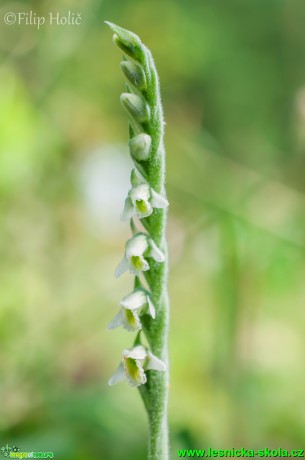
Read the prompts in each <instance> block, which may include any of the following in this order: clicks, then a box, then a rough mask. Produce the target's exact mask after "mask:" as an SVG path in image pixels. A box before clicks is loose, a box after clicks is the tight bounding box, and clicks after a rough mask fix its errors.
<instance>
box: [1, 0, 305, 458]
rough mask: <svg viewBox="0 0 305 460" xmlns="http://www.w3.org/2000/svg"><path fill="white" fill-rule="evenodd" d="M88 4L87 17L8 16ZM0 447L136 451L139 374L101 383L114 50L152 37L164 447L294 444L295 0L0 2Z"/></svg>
mask: <svg viewBox="0 0 305 460" xmlns="http://www.w3.org/2000/svg"><path fill="white" fill-rule="evenodd" d="M68 10H71V12H75V13H81V16H82V21H81V25H79V26H56V25H52V26H50V25H44V26H43V27H41V28H40V30H38V29H37V27H35V25H32V26H31V25H25V24H20V25H11V26H9V25H6V24H5V23H4V21H3V17H4V14H5V13H6V12H8V11H12V12H22V11H23V12H29V11H33V12H35V13H36V14H37V15H38V16H45V17H48V15H49V13H50V12H53V13H56V14H57V12H58V13H59V14H60V15H63V16H64V15H66V14H67V11H68ZM0 16H1V18H0V53H1V56H0V57H1V62H0V82H1V84H0V198H1V200H0V213H1V218H0V231H1V238H0V271H1V282H0V342H1V347H0V445H1V446H2V445H5V444H6V443H9V444H15V445H17V446H18V447H20V448H21V450H23V451H25V450H29V451H33V450H34V451H35V450H39V451H40V450H43V451H54V452H55V454H56V457H57V458H62V459H67V460H70V459H71V460H87V459H89V458H99V459H111V460H119V459H123V458H124V459H125V458H132V459H134V460H143V459H144V458H146V443H147V423H146V416H145V413H144V409H143V407H142V402H141V400H140V397H139V395H138V394H137V393H138V392H137V390H135V389H134V388H131V387H129V386H128V385H127V384H123V383H122V384H120V385H117V386H116V387H113V388H109V387H108V386H107V380H108V378H109V376H110V375H111V374H112V372H113V370H114V369H115V368H116V366H117V364H118V362H119V359H120V355H121V350H122V349H123V348H124V347H128V346H130V345H131V343H132V340H133V339H132V335H131V334H129V333H128V332H126V331H124V330H117V331H112V332H110V331H107V330H106V326H107V323H108V322H109V321H110V320H111V319H112V317H113V316H114V315H115V313H116V312H117V309H118V302H119V300H120V298H121V297H122V296H123V295H126V293H128V292H129V291H130V288H131V278H130V276H128V275H125V276H124V277H122V278H120V279H119V280H115V279H114V269H115V267H116V265H117V263H118V262H119V261H120V259H121V257H122V253H123V249H124V242H125V241H126V239H127V238H128V237H129V230H128V226H127V225H126V224H123V223H121V222H120V221H119V215H120V212H121V210H122V206H123V201H124V198H125V195H126V192H127V190H128V187H129V174H130V169H131V161H130V159H129V153H128V149H127V138H128V128H127V119H126V115H125V113H124V111H123V109H122V108H121V106H120V103H119V94H120V93H121V92H122V91H123V89H124V78H123V75H122V73H121V72H120V69H119V62H120V51H119V50H118V49H116V48H115V47H114V46H113V44H112V42H111V36H112V34H111V32H110V31H109V30H108V29H107V27H106V26H105V25H104V24H103V21H104V20H110V21H113V22H115V23H117V24H119V25H121V26H123V27H125V28H128V29H131V30H133V31H135V32H136V33H138V34H139V35H140V36H141V38H142V40H143V41H144V42H145V43H146V44H147V46H148V47H149V48H150V49H151V50H152V52H153V55H154V57H155V61H156V64H157V67H158V70H159V74H160V80H161V85H162V95H163V103H164V111H165V117H166V121H167V127H166V146H167V160H168V161H167V177H168V182H167V186H168V195H169V200H170V213H169V225H168V239H169V245H170V260H171V271H170V280H169V283H170V297H171V331H170V353H171V388H170V403H169V419H170V427H171V446H172V454H171V455H172V459H175V458H177V449H178V448H179V449H187V448H206V447H209V446H211V447H213V448H215V449H221V448H232V447H235V448H238V447H246V448H265V447H270V448H278V447H282V448H286V449H294V448H295V449H301V448H304V441H305V434H304V433H305V394H304V380H305V363H304V347H305V335H304V329H305V308H304V306H305V283H304V275H305V273H304V272H305V256H304V247H305V233H304V230H305V196H304V192H305V184H304V167H305V60H304V55H305V28H304V22H305V4H304V0H217V1H215V0H192V1H191V2H190V1H187V0H154V1H136V0H124V2H122V1H113V0H103V1H101V0H73V1H72V0H71V1H69V0H60V1H59V0H54V1H52V2H49V1H42V0H39V1H38V0H37V1H25V0H24V1H22V2H20V3H15V2H14V1H3V2H2V5H1V14H0Z"/></svg>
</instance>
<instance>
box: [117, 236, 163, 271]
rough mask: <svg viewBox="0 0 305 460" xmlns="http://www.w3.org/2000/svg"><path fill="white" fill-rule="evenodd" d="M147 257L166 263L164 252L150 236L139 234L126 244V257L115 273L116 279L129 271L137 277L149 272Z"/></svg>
mask: <svg viewBox="0 0 305 460" xmlns="http://www.w3.org/2000/svg"><path fill="white" fill-rule="evenodd" d="M147 257H151V258H153V259H154V260H155V261H156V262H164V260H165V256H164V254H163V252H162V251H161V250H160V249H159V248H158V247H157V245H156V244H155V242H154V241H153V239H152V238H151V237H150V236H148V235H145V233H137V234H136V235H134V236H133V237H132V238H130V239H129V240H128V241H127V243H126V246H125V255H124V257H123V259H122V261H121V262H120V264H119V265H118V267H117V269H116V271H115V276H116V278H118V277H119V276H121V275H122V274H123V273H125V272H126V271H127V270H128V269H129V271H130V273H132V274H133V275H137V276H139V275H140V274H141V273H142V272H145V271H146V270H149V268H150V266H149V263H148V261H147V260H146V258H147Z"/></svg>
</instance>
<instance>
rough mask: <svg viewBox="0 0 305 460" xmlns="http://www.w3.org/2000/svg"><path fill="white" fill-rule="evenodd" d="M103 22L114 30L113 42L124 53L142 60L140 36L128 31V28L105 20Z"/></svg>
mask: <svg viewBox="0 0 305 460" xmlns="http://www.w3.org/2000/svg"><path fill="white" fill-rule="evenodd" d="M105 23H106V24H107V25H108V26H109V27H110V29H111V30H112V31H113V32H114V36H113V41H114V43H115V44H116V45H117V46H118V47H119V48H121V50H122V51H124V53H125V54H127V55H128V56H130V57H131V58H133V59H135V60H138V61H142V60H143V59H144V57H143V56H144V55H143V52H142V43H141V40H140V38H139V37H138V36H137V35H136V34H134V33H133V32H130V31H129V30H126V29H123V28H122V27H119V26H117V25H116V24H113V23H112V22H109V21H105Z"/></svg>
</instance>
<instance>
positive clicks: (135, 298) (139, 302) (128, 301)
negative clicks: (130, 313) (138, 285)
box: [120, 290, 146, 310]
mask: <svg viewBox="0 0 305 460" xmlns="http://www.w3.org/2000/svg"><path fill="white" fill-rule="evenodd" d="M145 304H146V295H145V292H144V291H142V290H137V291H134V292H132V293H131V294H129V295H127V296H126V297H124V298H123V299H122V300H121V302H120V305H121V307H124V308H128V309H129V310H134V309H135V308H140V307H142V306H143V305H145Z"/></svg>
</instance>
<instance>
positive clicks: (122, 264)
mask: <svg viewBox="0 0 305 460" xmlns="http://www.w3.org/2000/svg"><path fill="white" fill-rule="evenodd" d="M128 268H129V263H128V260H127V259H126V257H123V259H122V261H121V262H120V263H119V265H118V266H117V268H116V270H115V277H116V278H119V276H121V275H123V273H125V272H126V271H127V270H128Z"/></svg>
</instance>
